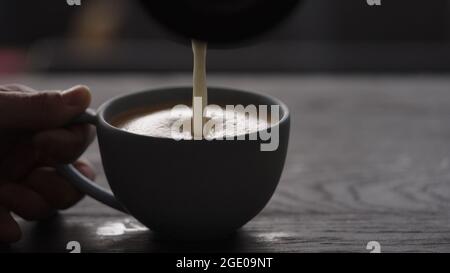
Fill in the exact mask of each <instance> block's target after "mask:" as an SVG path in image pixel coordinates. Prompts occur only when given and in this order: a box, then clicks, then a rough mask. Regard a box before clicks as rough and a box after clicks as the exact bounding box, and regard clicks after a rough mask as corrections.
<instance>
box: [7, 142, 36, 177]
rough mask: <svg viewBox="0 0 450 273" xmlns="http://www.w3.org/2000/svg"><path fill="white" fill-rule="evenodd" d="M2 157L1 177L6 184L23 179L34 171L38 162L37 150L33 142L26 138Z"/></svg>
mask: <svg viewBox="0 0 450 273" xmlns="http://www.w3.org/2000/svg"><path fill="white" fill-rule="evenodd" d="M2 157H3V158H2V162H1V164H0V177H1V178H2V179H3V180H6V182H9V181H17V180H20V179H23V178H24V177H26V176H27V175H28V174H29V172H30V171H31V170H32V169H34V167H35V165H36V162H37V154H36V149H35V148H34V145H33V144H32V142H31V140H30V139H25V138H24V139H21V140H19V141H18V142H17V143H16V144H15V145H14V147H13V148H12V149H11V150H10V151H8V152H7V153H4V154H3V155H2ZM0 184H1V182H0Z"/></svg>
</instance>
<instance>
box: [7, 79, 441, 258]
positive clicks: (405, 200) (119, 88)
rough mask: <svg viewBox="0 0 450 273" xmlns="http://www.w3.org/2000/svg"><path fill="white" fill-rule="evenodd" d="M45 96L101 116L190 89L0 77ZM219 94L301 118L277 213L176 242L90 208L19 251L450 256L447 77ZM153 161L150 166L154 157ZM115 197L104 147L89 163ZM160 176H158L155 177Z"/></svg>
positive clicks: (71, 213)
mask: <svg viewBox="0 0 450 273" xmlns="http://www.w3.org/2000/svg"><path fill="white" fill-rule="evenodd" d="M10 82H19V83H24V84H28V85H31V86H33V87H35V88H40V89H61V88H66V87H69V86H71V85H74V84H79V83H83V84H87V85H89V86H90V87H91V89H92V92H93V97H94V101H93V107H98V106H99V105H100V104H101V102H103V101H105V100H107V99H109V98H111V97H113V96H115V95H118V94H123V93H128V92H132V91H139V90H144V89H147V88H157V87H162V86H180V85H190V84H191V76H190V75H188V74H186V75H179V74H176V75H172V74H162V75H154V74H150V75H142V74H141V75H129V74H128V75H65V76H64V75H59V76H45V75H43V76H39V75H23V76H17V77H4V76H3V77H0V83H10ZM209 83H210V85H216V86H226V87H233V88H239V89H247V90H253V91H258V92H261V93H267V94H271V95H274V96H276V97H278V98H280V99H281V100H283V101H284V102H286V104H287V105H288V106H289V108H290V110H291V112H292V131H291V142H290V147H289V154H288V159H287V162H286V166H285V170H284V173H283V176H282V178H281V181H280V185H279V187H278V189H277V191H276V193H275V195H274V196H273V198H272V200H271V202H270V203H269V204H268V205H267V207H266V208H265V209H264V211H263V212H262V213H261V214H260V215H259V216H257V217H256V218H255V219H254V220H253V221H251V222H250V223H248V224H247V225H246V226H245V227H244V228H242V229H241V230H240V231H239V232H238V233H237V234H236V235H235V236H233V237H231V238H228V239H226V240H221V241H217V242H197V243H193V242H190V243H189V242H174V241H169V240H167V239H164V238H159V237H158V236H157V235H155V234H154V233H152V232H151V231H149V230H147V229H146V228H145V227H143V226H142V225H141V224H139V223H138V222H137V221H136V220H134V219H133V218H132V217H131V216H128V215H125V214H121V213H119V212H116V211H114V210H111V209H109V208H106V207H105V206H103V205H101V204H98V203H97V202H96V201H93V200H91V199H90V198H85V199H84V200H83V201H82V202H80V203H79V204H78V205H77V206H75V207H73V208H71V209H69V210H67V211H64V212H61V213H60V215H59V216H58V217H55V218H52V219H49V220H48V221H44V222H39V223H28V222H24V221H21V222H20V223H21V226H22V228H23V230H24V238H23V239H22V241H20V242H19V243H16V244H13V245H10V246H2V247H1V248H0V250H4V251H11V252H29V251H39V252H68V251H67V250H66V244H67V242H69V241H79V242H80V243H81V246H82V251H84V252H173V251H187V252H200V251H212V252H224V251H225V252H368V250H366V244H367V243H368V242H369V241H378V242H380V244H381V250H382V252H449V251H450V77H448V76H433V77H432V76H421V75H411V76H401V77H394V76H336V77H334V76H297V75H271V74H262V75H258V74H255V75H233V74H230V75H228V74H226V75H224V74H219V75H210V77H209ZM149 156H152V155H149ZM85 157H86V158H87V159H88V160H90V161H91V162H92V163H93V165H94V166H95V167H96V169H97V172H98V179H97V182H98V183H99V184H101V185H104V186H105V187H107V182H106V179H105V177H104V175H103V171H102V167H101V161H100V157H99V153H98V147H97V145H96V144H95V143H94V144H93V145H92V146H91V147H90V148H89V150H88V151H87V152H86V154H85ZM150 171H151V170H150Z"/></svg>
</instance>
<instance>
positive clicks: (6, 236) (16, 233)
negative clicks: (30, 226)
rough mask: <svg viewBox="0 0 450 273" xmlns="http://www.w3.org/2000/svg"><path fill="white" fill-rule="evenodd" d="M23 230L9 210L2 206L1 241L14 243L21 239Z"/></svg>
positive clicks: (0, 215)
mask: <svg viewBox="0 0 450 273" xmlns="http://www.w3.org/2000/svg"><path fill="white" fill-rule="evenodd" d="M20 237H22V232H21V231H20V227H19V225H18V224H17V222H16V220H14V218H13V217H12V216H11V214H10V213H9V211H8V210H7V209H5V208H3V207H0V243H14V242H17V241H19V240H20Z"/></svg>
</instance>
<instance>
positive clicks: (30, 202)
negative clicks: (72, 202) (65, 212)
mask: <svg viewBox="0 0 450 273" xmlns="http://www.w3.org/2000/svg"><path fill="white" fill-rule="evenodd" d="M0 206H3V207H5V208H7V209H8V210H10V211H12V212H14V213H16V214H17V215H19V216H20V217H22V218H23V219H25V220H41V219H44V218H47V217H49V216H50V215H52V214H53V213H54V211H53V210H52V209H51V207H50V205H49V204H48V203H47V202H46V201H45V200H44V199H43V198H42V197H41V196H40V195H39V194H37V193H36V192H35V191H33V190H31V189H30V188H29V187H26V186H24V185H19V184H13V183H8V184H3V185H0Z"/></svg>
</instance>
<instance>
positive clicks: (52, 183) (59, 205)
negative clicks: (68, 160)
mask: <svg viewBox="0 0 450 273" xmlns="http://www.w3.org/2000/svg"><path fill="white" fill-rule="evenodd" d="M74 165H75V168H77V169H78V170H79V171H80V172H81V173H82V174H83V175H85V176H86V177H88V178H89V179H91V180H93V179H95V173H94V171H93V170H92V168H91V167H90V166H89V165H88V164H86V163H82V162H76V163H75V164H74ZM25 185H27V186H28V187H30V188H31V189H32V190H33V191H35V192H37V193H38V194H39V195H41V196H42V198H44V199H45V201H46V202H47V203H48V204H49V205H50V206H51V207H53V208H55V209H67V208H69V207H71V206H73V205H74V204H76V203H77V202H78V201H80V200H81V199H82V198H83V194H82V193H81V192H80V191H78V190H77V189H76V188H75V187H74V186H72V184H70V183H69V182H68V181H67V180H66V179H65V178H64V177H62V176H61V175H59V174H58V173H57V171H56V170H55V169H53V168H48V167H47V168H39V169H36V170H34V171H33V172H32V173H31V175H30V176H29V177H28V179H27V180H26V181H25Z"/></svg>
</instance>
